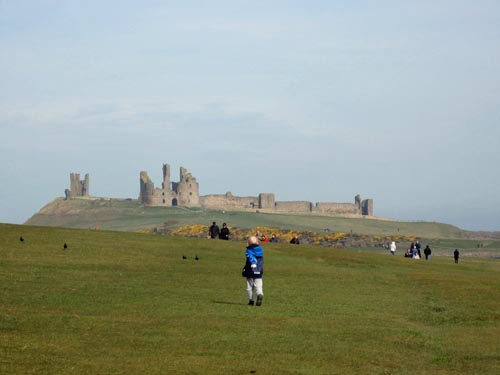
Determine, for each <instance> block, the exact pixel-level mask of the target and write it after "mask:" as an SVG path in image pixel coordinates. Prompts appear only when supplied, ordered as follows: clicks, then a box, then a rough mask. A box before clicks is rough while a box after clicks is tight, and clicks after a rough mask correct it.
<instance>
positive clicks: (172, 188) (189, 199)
mask: <svg viewBox="0 0 500 375" xmlns="http://www.w3.org/2000/svg"><path fill="white" fill-rule="evenodd" d="M139 202H140V203H142V204H144V205H146V206H187V207H195V206H199V205H200V194H199V186H198V182H197V181H196V178H194V177H193V176H192V175H191V173H188V172H187V170H186V168H183V167H181V169H180V181H179V182H170V165H168V164H163V182H162V185H161V189H160V188H156V189H155V187H154V184H153V182H152V181H151V179H150V178H149V177H148V173H147V172H145V171H142V172H141V174H140V193H139Z"/></svg>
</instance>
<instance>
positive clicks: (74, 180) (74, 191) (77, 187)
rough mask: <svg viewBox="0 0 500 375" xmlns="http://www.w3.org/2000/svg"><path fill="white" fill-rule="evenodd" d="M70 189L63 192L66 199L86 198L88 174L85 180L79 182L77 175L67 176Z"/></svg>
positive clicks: (87, 193) (87, 194)
mask: <svg viewBox="0 0 500 375" xmlns="http://www.w3.org/2000/svg"><path fill="white" fill-rule="evenodd" d="M69 180H70V188H69V189H66V190H65V191H64V194H65V195H66V199H71V198H75V197H88V196H89V174H88V173H87V174H86V175H85V179H83V180H80V174H79V173H71V174H70V175H69Z"/></svg>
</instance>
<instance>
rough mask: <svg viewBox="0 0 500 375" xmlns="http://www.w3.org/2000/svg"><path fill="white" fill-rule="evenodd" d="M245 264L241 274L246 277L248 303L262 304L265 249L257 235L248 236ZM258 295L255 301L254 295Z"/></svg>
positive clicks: (250, 304)
mask: <svg viewBox="0 0 500 375" xmlns="http://www.w3.org/2000/svg"><path fill="white" fill-rule="evenodd" d="M245 258H246V262H245V266H244V267H243V270H242V273H241V275H242V276H243V277H246V281H247V289H246V290H247V295H248V305H249V306H253V305H254V304H255V305H257V306H260V305H262V298H263V297H264V292H263V289H262V276H264V250H263V249H262V247H260V245H259V240H258V239H257V237H256V236H250V237H248V241H247V247H246V250H245ZM255 295H256V296H257V302H255V299H254V296H255Z"/></svg>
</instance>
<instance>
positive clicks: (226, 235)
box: [219, 223, 229, 241]
mask: <svg viewBox="0 0 500 375" xmlns="http://www.w3.org/2000/svg"><path fill="white" fill-rule="evenodd" d="M219 239H221V240H226V241H227V240H229V228H228V227H227V224H226V223H224V224H222V229H221V230H220V233H219Z"/></svg>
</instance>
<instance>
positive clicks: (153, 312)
mask: <svg viewBox="0 0 500 375" xmlns="http://www.w3.org/2000/svg"><path fill="white" fill-rule="evenodd" d="M21 234H22V235H23V237H24V238H25V241H24V242H20V241H19V236H20V235H21ZM64 242H67V243H68V244H69V248H68V249H67V250H64V249H63V243H64ZM243 250H244V244H243V243H241V242H233V241H218V240H199V239H186V238H179V237H166V236H151V235H144V234H134V233H125V232H107V231H88V230H75V229H59V228H43V227H34V226H14V225H0V259H1V261H0V283H1V285H2V289H1V292H0V301H1V304H0V373H1V374H68V373H71V374H204V375H205V374H248V373H250V372H251V371H255V373H256V374H498V373H500V340H499V339H498V338H499V337H500V300H499V299H498V285H500V272H499V271H500V263H499V262H498V261H496V260H486V259H480V258H474V259H466V260H463V261H461V263H459V264H458V265H457V264H454V263H453V261H452V260H451V259H450V258H445V257H438V258H433V259H431V261H430V262H425V261H415V260H408V259H404V258H403V257H391V256H389V255H382V254H371V253H364V252H356V251H352V250H351V251H347V250H332V249H322V248H312V247H307V246H291V245H287V244H266V246H265V256H266V265H265V268H266V275H265V279H264V293H265V298H264V304H263V306H261V307H250V306H247V305H246V302H247V300H246V294H245V291H244V280H243V278H242V277H241V276H240V270H241V266H242V265H243V262H244V259H243ZM182 255H186V256H187V257H188V259H186V260H183V259H182ZM195 255H198V256H199V257H200V260H199V261H195V260H194V256H195Z"/></svg>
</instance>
